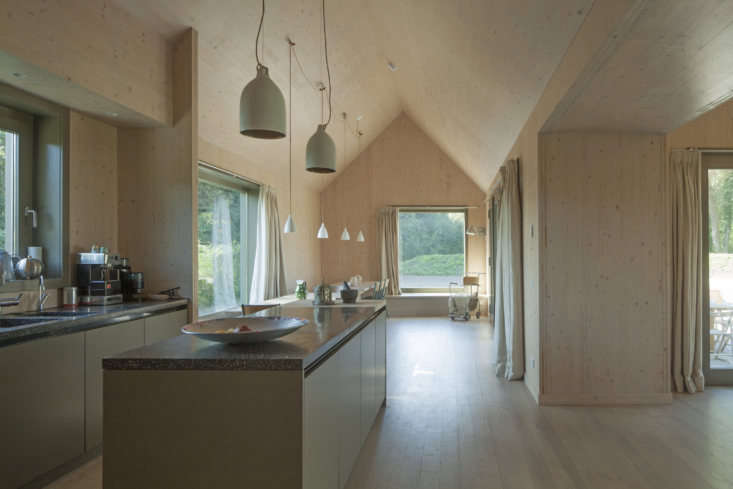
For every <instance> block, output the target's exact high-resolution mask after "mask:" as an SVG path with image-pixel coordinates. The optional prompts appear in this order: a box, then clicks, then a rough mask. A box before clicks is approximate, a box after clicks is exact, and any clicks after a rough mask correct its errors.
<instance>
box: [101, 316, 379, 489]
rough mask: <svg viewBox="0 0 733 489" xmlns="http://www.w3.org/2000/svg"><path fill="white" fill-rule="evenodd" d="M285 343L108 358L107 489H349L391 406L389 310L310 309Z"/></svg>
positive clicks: (175, 341) (172, 343) (169, 343)
mask: <svg viewBox="0 0 733 489" xmlns="http://www.w3.org/2000/svg"><path fill="white" fill-rule="evenodd" d="M255 316H290V317H300V318H304V319H307V320H308V321H309V324H307V325H306V326H304V327H303V328H301V329H299V330H298V331H296V332H294V333H292V334H289V335H287V336H284V337H282V338H280V339H278V340H276V341H271V342H267V343H261V344H256V345H223V344H218V343H213V342H209V341H206V340H202V339H199V338H195V337H192V336H187V335H186V336H179V337H176V338H172V339H170V340H166V341H163V342H160V343H157V344H155V345H151V346H146V347H144V348H138V349H135V350H131V351H128V352H126V353H124V354H121V355H117V356H114V357H110V358H105V359H104V362H103V367H104V433H105V440H104V472H103V478H104V487H105V489H117V488H130V487H135V488H179V489H186V488H210V487H256V488H258V489H269V488H273V489H274V488H278V489H291V488H292V489H296V488H297V489H339V488H342V487H344V486H345V484H346V481H347V480H348V477H349V474H350V473H351V470H352V468H353V466H354V463H355V462H356V458H357V456H358V454H359V451H360V450H361V447H362V445H363V444H364V442H365V440H366V437H367V435H368V433H369V431H370V429H371V427H372V425H373V423H374V421H375V419H376V416H377V414H378V412H379V410H380V408H381V407H382V406H383V405H384V402H385V399H386V308H385V305H384V303H383V302H378V303H370V304H355V305H354V306H351V307H344V306H340V307H328V306H326V307H313V306H305V305H303V304H302V303H295V304H292V305H284V306H279V307H273V308H271V309H267V310H265V311H260V312H258V313H256V314H255Z"/></svg>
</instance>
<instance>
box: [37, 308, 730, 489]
mask: <svg viewBox="0 0 733 489" xmlns="http://www.w3.org/2000/svg"><path fill="white" fill-rule="evenodd" d="M387 361H388V372H389V377H388V392H387V394H388V401H387V402H388V406H387V409H386V410H385V411H384V412H383V413H382V414H381V415H380V417H379V419H378V421H377V424H376V425H375V427H374V429H373V430H372V432H371V434H370V435H369V439H368V441H367V444H366V446H365V447H364V449H363V450H362V453H361V455H360V457H359V461H358V463H357V466H356V468H355V470H354V473H353V474H352V477H351V479H350V480H349V483H348V484H347V487H348V489H413V488H414V489H471V488H482V489H489V488H497V489H499V488H502V489H509V488H518V489H519V488H521V489H529V488H542V489H552V488H557V489H561V488H562V489H565V488H579V489H588V488H593V489H604V488H614V489H617V488H619V489H623V488H629V489H632V488H633V489H644V488H649V489H652V488H660V489H661V488H663V489H676V488H680V489H683V488H684V489H693V488H694V489H698V488H699V489H705V488H727V489H731V488H733V389H726V388H710V389H708V390H707V391H706V392H705V393H704V394H700V395H695V396H678V397H677V398H676V399H675V401H674V403H673V404H671V405H666V406H657V407H626V408H589V407H582V408H581V407H579V408H568V407H541V408H540V407H538V406H536V404H535V403H534V400H533V399H532V398H531V397H530V395H529V393H528V392H527V390H526V388H525V387H524V385H523V384H522V383H521V382H511V383H507V382H503V381H500V380H498V379H496V377H495V376H494V374H493V369H492V345H491V328H490V326H489V325H488V323H487V322H483V321H482V322H478V321H472V322H469V323H459V322H455V323H453V322H451V321H449V320H448V319H442V318H441V319H438V318H420V319H394V320H390V322H389V325H388V357H387ZM49 487H50V488H53V489H72V488H73V489H100V488H101V459H96V460H93V461H92V462H90V463H89V464H87V465H85V466H83V467H81V468H80V469H78V470H77V471H75V472H73V473H71V474H69V475H67V476H66V477H64V478H62V479H60V480H58V481H56V482H55V483H54V484H52V485H51V486H49Z"/></svg>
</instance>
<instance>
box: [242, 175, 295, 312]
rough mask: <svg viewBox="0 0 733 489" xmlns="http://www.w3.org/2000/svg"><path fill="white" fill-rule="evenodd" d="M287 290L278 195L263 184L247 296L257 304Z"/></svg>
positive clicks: (281, 294)
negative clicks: (250, 282)
mask: <svg viewBox="0 0 733 489" xmlns="http://www.w3.org/2000/svg"><path fill="white" fill-rule="evenodd" d="M286 293H287V287H286V282H285V265H284V262H283V250H282V237H281V235H280V214H279V212H278V210H277V196H276V195H275V192H274V191H273V189H272V187H270V186H269V185H262V186H261V187H260V195H259V200H258V203H257V248H256V251H255V262H254V272H253V274H252V286H251V287H250V294H249V298H250V302H251V303H253V304H257V303H261V302H262V301H264V300H267V299H274V298H275V297H280V296H283V295H285V294H286Z"/></svg>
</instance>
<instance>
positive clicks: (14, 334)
mask: <svg viewBox="0 0 733 489" xmlns="http://www.w3.org/2000/svg"><path fill="white" fill-rule="evenodd" d="M187 307H188V299H172V300H167V301H146V300H141V301H134V302H124V303H122V304H114V305H109V306H90V307H85V306H82V307H78V308H77V309H76V311H77V312H78V313H79V314H80V315H79V316H74V317H54V318H53V319H52V320H42V319H39V321H44V322H39V323H34V324H24V325H20V326H13V327H8V328H5V327H3V328H0V347H3V346H8V345H12V344H15V343H20V342H23V341H28V340H32V339H37V338H43V337H48V336H59V335H66V334H70V333H77V332H80V331H87V330H90V329H96V328H100V327H104V326H110V325H113V324H117V323H122V322H125V321H132V320H135V319H142V318H146V317H149V316H152V315H154V314H159V313H161V312H167V311H175V310H179V309H186V308H187ZM55 311H64V312H71V311H72V309H68V308H48V309H45V310H44V311H40V312H39V311H33V312H26V313H15V314H2V315H0V318H27V317H29V316H30V317H43V314H44V313H51V312H55Z"/></svg>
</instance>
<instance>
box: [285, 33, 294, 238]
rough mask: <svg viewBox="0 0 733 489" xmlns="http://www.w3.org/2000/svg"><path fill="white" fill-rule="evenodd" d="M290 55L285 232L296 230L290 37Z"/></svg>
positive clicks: (290, 44) (291, 46)
mask: <svg viewBox="0 0 733 489" xmlns="http://www.w3.org/2000/svg"><path fill="white" fill-rule="evenodd" d="M288 45H289V52H290V56H289V58H288V69H289V72H288V103H289V104H290V110H289V111H288V163H289V165H290V166H289V168H290V170H289V171H290V212H289V213H288V219H287V221H285V228H284V229H283V233H285V234H289V233H294V232H295V221H294V220H293V46H295V43H294V42H293V41H291V40H290V38H288Z"/></svg>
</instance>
